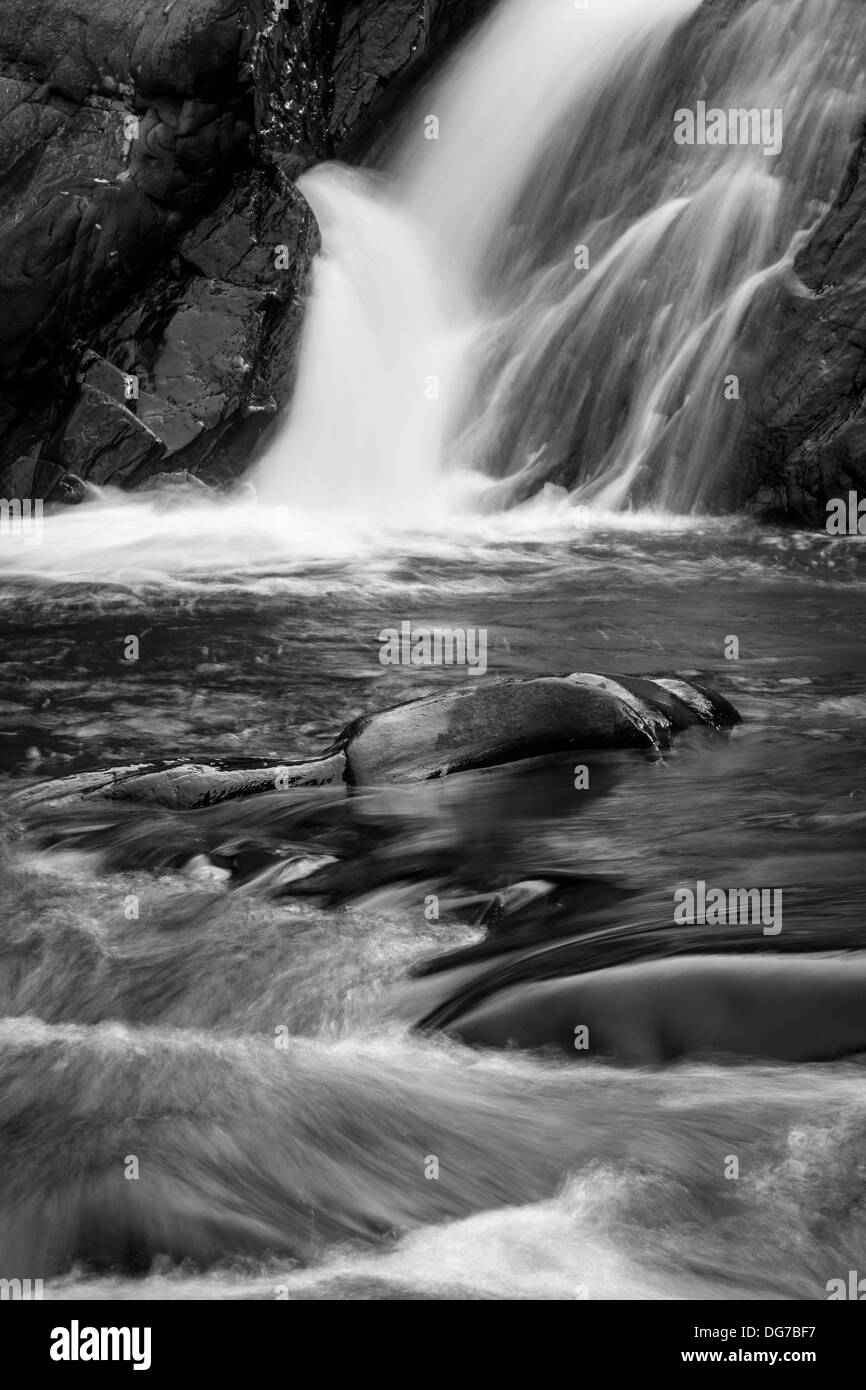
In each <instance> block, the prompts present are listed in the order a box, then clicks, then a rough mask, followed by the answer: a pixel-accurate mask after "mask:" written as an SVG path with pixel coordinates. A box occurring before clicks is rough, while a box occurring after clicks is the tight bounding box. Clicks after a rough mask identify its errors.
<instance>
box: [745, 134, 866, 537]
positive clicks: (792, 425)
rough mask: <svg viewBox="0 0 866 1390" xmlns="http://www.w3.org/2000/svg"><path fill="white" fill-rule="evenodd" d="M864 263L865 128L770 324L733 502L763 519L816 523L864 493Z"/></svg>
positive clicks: (865, 366)
mask: <svg viewBox="0 0 866 1390" xmlns="http://www.w3.org/2000/svg"><path fill="white" fill-rule="evenodd" d="M864 261H866V128H864V130H863V132H862V135H861V138H860V140H859V143H858V145H857V148H856V150H855V152H854V156H853V158H852V161H851V165H850V167H849V171H848V177H847V179H846V181H845V184H844V186H843V187H842V189H841V190H840V193H839V195H838V197H837V199H836V201H835V203H834V205H833V206H832V208H831V209H830V211H829V212H828V213H827V215H826V217H825V218H824V219H823V220H822V222H821V223H820V225H819V226H818V228H817V229H816V231H815V233H814V234H813V236H812V237H811V239H810V240H809V242H808V243H807V245H806V246H805V247H804V248H803V250H802V251H801V252H800V254H799V256H798V257H797V260H796V263H795V270H796V273H797V277H798V278H797V280H793V279H792V282H791V284H790V285H789V287H788V289H787V292H786V293H785V294H784V295H783V296H782V297H781V299H780V301H779V303H778V305H777V306H776V308H775V312H774V314H773V318H772V321H771V324H770V330H769V349H768V351H767V352H766V354H765V356H764V361H763V363H762V368H761V373H760V377H759V380H758V383H757V385H758V401H757V404H756V405H755V407H754V409H753V411H752V421H751V432H750V439H749V442H748V446H747V450H746V458H745V460H744V468H743V472H742V475H741V477H740V479H739V480H738V483H737V487H736V494H737V495H736V496H735V497H734V498H733V501H734V502H735V503H736V502H743V501H745V502H750V503H751V505H752V507H753V509H754V510H756V511H757V512H758V513H759V514H761V515H762V516H765V517H768V518H771V519H779V520H786V521H798V522H808V523H818V524H820V525H823V524H824V522H825V519H826V503H827V501H828V500H829V499H830V498H831V497H844V496H846V495H847V492H848V490H849V489H854V490H856V489H859V490H860V491H861V492H863V491H866V280H864V277H863V264H864ZM761 312H762V313H766V306H762V310H761ZM749 331H754V326H752V327H751V329H750V330H749Z"/></svg>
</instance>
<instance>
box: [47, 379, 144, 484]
mask: <svg viewBox="0 0 866 1390" xmlns="http://www.w3.org/2000/svg"><path fill="white" fill-rule="evenodd" d="M50 451H51V457H52V459H53V461H54V462H55V463H57V464H59V465H60V466H61V467H62V468H64V469H66V470H67V471H68V472H72V473H75V474H77V475H78V477H79V478H81V479H83V480H84V481H85V482H89V483H95V484H97V485H103V484H105V483H112V484H114V485H118V484H120V483H129V482H130V481H131V480H132V479H133V478H134V476H135V475H136V474H137V473H138V472H139V471H141V472H144V473H146V472H147V471H148V470H149V469H151V468H153V467H154V466H155V465H156V464H157V463H158V462H159V460H160V459H161V458H162V457H163V455H164V454H165V445H164V444H163V443H162V441H161V440H159V439H157V437H156V435H155V434H153V433H152V432H151V431H150V430H149V429H148V428H147V426H146V425H145V424H143V423H142V422H141V421H140V420H138V419H137V418H136V416H135V415H133V413H132V411H130V410H127V409H126V407H125V406H124V405H122V404H121V403H120V402H119V401H117V400H116V399H114V397H113V396H109V395H108V394H107V393H106V392H104V391H100V390H99V389H98V388H97V387H95V386H88V385H83V386H82V387H81V389H80V391H79V395H78V400H77V401H76V404H75V406H74V407H73V409H72V411H71V413H70V414H69V416H68V418H67V420H66V422H65V424H64V426H63V429H62V431H61V432H60V434H59V435H57V436H56V437H55V438H54V439H53V440H52V441H51V444H50Z"/></svg>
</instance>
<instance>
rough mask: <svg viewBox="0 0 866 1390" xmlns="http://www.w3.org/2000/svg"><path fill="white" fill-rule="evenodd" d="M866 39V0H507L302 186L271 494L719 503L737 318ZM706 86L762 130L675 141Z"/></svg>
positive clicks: (787, 262) (849, 91) (859, 99)
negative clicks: (462, 480)
mask: <svg viewBox="0 0 866 1390" xmlns="http://www.w3.org/2000/svg"><path fill="white" fill-rule="evenodd" d="M864 42H866V14H864V7H863V6H862V3H861V0H786V3H780V2H779V0H753V3H751V4H748V3H747V4H745V5H743V4H738V3H734V0H731V3H728V4H720V5H717V6H713V7H709V6H706V5H704V6H700V4H699V0H658V2H657V3H652V4H650V3H647V0H592V3H591V5H590V6H589V8H586V9H584V8H581V7H579V6H578V5H577V4H576V3H575V0H502V3H500V5H499V6H498V8H497V9H496V10H495V12H494V13H493V15H492V17H491V18H490V19H489V20H488V21H487V23H486V24H485V25H483V26H482V28H481V29H480V30H479V31H478V32H477V33H476V34H475V35H473V36H472V38H471V39H470V40H469V41H467V43H466V44H465V45H464V47H463V48H462V49H461V50H460V51H459V52H458V54H457V55H456V56H455V58H454V59H453V60H452V61H451V63H450V65H449V66H448V68H447V70H446V71H445V73H444V75H443V76H442V77H441V78H440V79H439V80H438V81H437V82H436V83H435V84H434V85H433V86H432V87H431V88H429V89H428V90H427V91H425V92H424V93H423V95H422V97H421V99H420V101H419V102H416V103H415V104H414V105H413V107H412V109H411V110H410V111H409V112H408V113H407V115H406V117H405V119H404V121H403V123H402V127H401V130H400V131H399V132H398V135H397V136H396V137H395V139H394V141H393V142H392V147H391V149H390V151H389V152H388V154H387V156H386V159H385V168H384V169H383V170H382V171H379V172H377V173H375V174H373V173H369V172H363V173H361V172H350V171H347V170H345V169H343V168H341V167H340V166H338V165H322V166H319V167H318V168H315V169H313V170H312V171H310V172H309V173H307V174H306V175H305V176H304V177H303V178H302V180H301V182H300V186H301V188H302V190H303V191H304V193H305V195H306V196H307V198H308V199H309V201H310V203H311V205H312V207H313V209H314V211H315V213H316V215H317V217H318V219H319V222H320V226H321V231H322V252H321V255H320V256H319V257H318V258H317V261H316V264H315V267H314V272H313V283H312V290H311V298H310V304H309V309H308V318H307V323H306V326H305V332H304V337H303V343H302V353H301V362H300V368H299V377H298V383H297V390H296V393H295V399H294V402H293V404H292V406H291V408H290V411H289V412H288V416H287V419H286V421H285V423H284V425H283V426H282V428H281V430H280V432H279V433H278V434H277V436H276V438H275V439H274V440H273V441H272V443H271V445H270V447H269V449H268V452H267V454H266V456H265V457H264V458H263V459H262V460H261V462H260V463H259V465H258V467H257V470H256V481H257V485H258V487H259V490H260V492H261V493H262V495H263V496H264V497H266V498H267V499H270V500H273V501H279V502H284V503H285V502H287V503H293V504H300V505H302V506H304V507H307V508H309V509H311V510H313V511H328V512H333V511H334V510H343V511H345V512H347V513H352V514H361V515H370V516H380V517H384V516H389V515H391V516H393V515H397V516H399V517H400V518H401V519H403V520H410V521H414V520H424V519H427V520H429V518H430V515H431V511H433V512H435V509H436V507H437V505H441V501H442V496H443V493H442V489H441V481H442V479H443V477H444V476H445V475H447V474H449V473H451V474H452V475H453V474H455V473H456V474H458V476H460V475H463V476H471V475H477V474H481V475H486V476H487V477H488V478H490V479H496V480H499V481H498V485H497V486H495V487H493V488H491V489H489V490H488V492H487V497H488V505H490V501H489V499H491V498H493V499H496V503H497V505H502V504H507V503H508V502H510V501H516V500H521V499H522V498H524V497H526V496H528V495H529V494H530V493H532V492H533V491H536V490H537V489H538V488H539V487H540V486H541V485H542V484H543V483H544V482H553V483H556V484H559V485H561V486H564V487H565V488H567V489H568V490H569V491H570V492H572V493H573V495H574V496H575V498H578V499H580V500H581V501H582V502H587V503H589V504H590V505H598V506H600V507H603V508H605V509H623V508H626V507H628V506H630V505H634V504H639V505H647V504H649V505H657V506H660V507H662V508H665V509H667V510H672V511H678V512H681V513H687V512H693V511H699V510H701V509H703V508H705V507H706V506H707V505H708V504H711V503H712V501H713V500H714V498H715V496H716V495H717V493H718V489H719V487H720V486H721V485H722V484H723V483H724V480H725V478H726V476H727V474H728V471H729V470H730V468H731V466H732V463H733V462H734V461H735V459H736V452H737V444H738V440H739V438H740V433H741V430H742V426H743V423H744V421H745V419H746V418H747V413H748V407H749V394H750V381H753V380H754V374H755V373H756V372H757V371H759V370H760V344H759V343H757V344H756V343H755V341H754V338H755V334H754V332H750V331H745V327H746V326H747V325H749V323H750V322H753V321H754V319H755V318H756V317H757V318H758V319H759V318H760V310H761V306H762V304H763V303H764V302H765V301H764V298H763V297H764V296H772V294H773V293H774V291H775V290H776V288H777V287H778V285H779V284H780V283H781V282H782V281H783V280H784V278H785V277H786V276H787V277H790V276H791V275H792V265H793V259H794V256H795V254H796V250H797V249H798V247H799V246H800V245H801V244H802V240H803V236H804V232H805V231H807V230H808V228H810V227H811V226H813V225H814V224H815V222H816V220H817V218H818V217H819V216H820V214H821V212H822V211H823V210H824V209H825V208H826V206H827V205H828V203H829V201H830V199H831V198H832V197H833V195H834V193H835V191H836V189H837V187H838V185H839V183H840V181H841V179H842V177H843V174H844V170H845V167H846V163H847V160H848V158H849V156H850V152H851V148H852V140H853V136H854V131H855V125H856V119H857V116H858V114H859V113H860V112H861V110H862V103H863V92H864V73H863V64H862V58H861V54H862V52H863V46H864ZM699 103H702V104H703V111H704V112H705V113H706V112H710V113H712V112H713V111H721V112H724V113H727V112H728V111H732V112H733V111H742V112H743V114H744V115H745V114H746V113H747V112H749V111H754V112H755V113H766V114H765V122H768V121H769V120H771V119H772V120H773V121H774V122H775V124H774V126H773V127H772V131H773V141H772V142H771V141H770V138H769V135H770V131H771V127H770V125H769V124H765V126H764V127H763V133H762V128H761V127H760V125H757V126H754V127H753V126H751V125H748V126H747V125H746V124H745V123H744V125H743V127H742V131H743V132H744V133H745V132H747V131H748V132H749V133H750V137H751V138H750V139H749V140H748V141H746V140H745V139H743V141H742V142H741V143H725V144H721V143H711V142H710V140H709V139H708V140H707V141H706V142H701V143H697V142H696V143H693V144H688V143H678V142H677V140H676V139H675V126H676V123H675V113H677V112H678V111H682V110H686V111H689V112H693V113H697V112H698V111H699ZM705 124H706V121H705ZM702 133H703V132H702ZM715 135H716V138H717V139H718V138H719V132H718V129H716V132H715ZM776 137H778V138H776ZM700 139H701V137H700V135H699V136H697V137H696V141H699V140H700ZM776 145H778V148H776ZM437 499H438V500H437Z"/></svg>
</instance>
